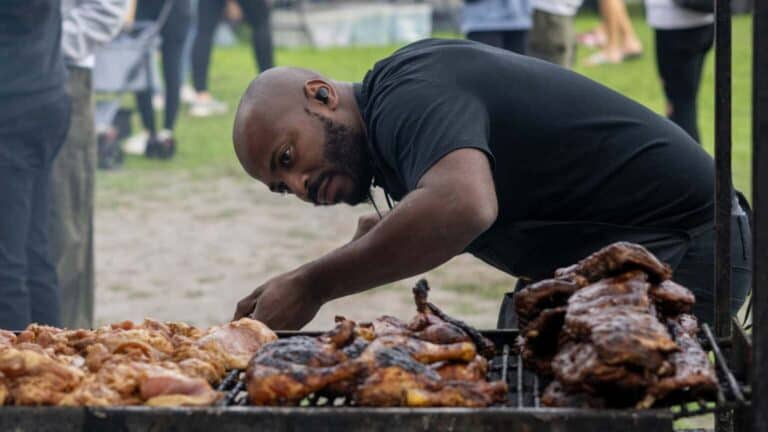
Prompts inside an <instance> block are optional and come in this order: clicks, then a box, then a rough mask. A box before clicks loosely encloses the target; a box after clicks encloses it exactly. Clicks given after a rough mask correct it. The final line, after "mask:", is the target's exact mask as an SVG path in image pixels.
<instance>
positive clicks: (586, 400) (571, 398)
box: [541, 381, 607, 409]
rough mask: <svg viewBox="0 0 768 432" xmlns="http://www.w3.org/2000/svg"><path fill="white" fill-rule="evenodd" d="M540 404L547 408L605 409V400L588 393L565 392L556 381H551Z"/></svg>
mask: <svg viewBox="0 0 768 432" xmlns="http://www.w3.org/2000/svg"><path fill="white" fill-rule="evenodd" d="M541 404H542V405H544V406H548V407H573V408H595V409H599V408H605V407H606V405H607V404H606V402H605V399H603V398H601V397H599V396H594V395H591V394H589V393H576V392H569V391H566V390H565V389H564V388H563V386H562V384H560V382H558V381H552V382H551V383H549V385H548V386H547V388H545V389H544V393H543V394H542V395H541Z"/></svg>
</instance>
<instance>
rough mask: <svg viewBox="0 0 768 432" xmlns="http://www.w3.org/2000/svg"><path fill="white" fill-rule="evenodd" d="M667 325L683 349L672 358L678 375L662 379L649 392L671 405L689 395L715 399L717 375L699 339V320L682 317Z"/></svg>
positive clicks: (670, 358)
mask: <svg viewBox="0 0 768 432" xmlns="http://www.w3.org/2000/svg"><path fill="white" fill-rule="evenodd" d="M667 324H668V325H669V327H670V328H671V329H672V333H673V335H674V337H675V342H677V345H678V346H680V351H679V352H676V353H673V354H672V355H671V356H670V357H669V360H670V362H671V363H672V365H673V366H674V368H675V373H674V374H673V375H671V376H668V377H664V378H662V379H661V380H659V382H658V383H656V384H655V385H654V386H653V387H652V388H651V390H650V392H649V393H650V394H651V395H652V396H653V397H654V398H656V399H664V400H665V402H669V403H672V402H679V401H681V400H685V398H686V395H693V396H696V397H703V398H709V397H712V396H714V395H715V394H716V393H717V376H716V375H715V371H714V369H713V368H712V363H711V362H710V361H709V357H708V356H707V353H706V352H705V351H704V349H702V347H701V345H700V344H699V342H698V341H697V340H696V331H695V326H694V325H695V324H696V318H694V317H693V316H691V315H681V316H679V317H676V318H673V319H669V320H667ZM692 330H693V332H691V331H692Z"/></svg>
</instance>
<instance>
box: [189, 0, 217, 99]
mask: <svg viewBox="0 0 768 432" xmlns="http://www.w3.org/2000/svg"><path fill="white" fill-rule="evenodd" d="M223 10H224V0H199V2H198V4H197V35H195V42H194V44H193V46H192V81H193V83H194V86H195V91H197V92H198V93H203V92H207V91H208V67H209V64H210V60H211V50H212V49H213V34H214V31H215V30H216V25H217V24H218V23H219V21H220V20H221V13H222V11H223Z"/></svg>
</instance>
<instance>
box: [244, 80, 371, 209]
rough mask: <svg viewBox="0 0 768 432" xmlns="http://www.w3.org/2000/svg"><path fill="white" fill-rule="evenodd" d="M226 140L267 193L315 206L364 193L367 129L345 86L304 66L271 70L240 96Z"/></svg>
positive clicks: (367, 164) (354, 199) (367, 177)
mask: <svg viewBox="0 0 768 432" xmlns="http://www.w3.org/2000/svg"><path fill="white" fill-rule="evenodd" d="M232 139H233V141H234V146H235V153H236V154H237V158H238V160H239V161H240V164H241V165H242V166H243V168H244V169H245V171H246V172H247V173H248V174H250V175H251V176H252V177H254V178H256V179H257V180H259V181H261V182H263V183H265V184H267V186H269V188H270V189H271V190H272V191H275V192H288V193H293V194H295V195H297V196H298V197H299V198H302V199H304V200H307V201H311V202H314V203H316V204H334V203H337V202H340V201H344V202H347V203H349V204H356V203H358V202H360V201H362V200H364V199H365V197H366V196H367V193H368V189H369V187H370V180H371V168H370V160H369V157H368V153H367V149H366V141H365V126H364V124H363V122H362V117H361V116H360V112H359V109H358V107H357V102H356V100H355V97H354V91H353V88H352V85H351V84H349V83H339V82H335V81H331V80H329V79H326V78H324V77H323V76H322V75H320V74H318V73H317V72H313V71H310V70H306V69H300V68H287V67H283V68H274V69H269V70H267V71H265V72H264V73H262V74H261V75H259V77H258V78H256V79H254V80H253V81H252V82H251V84H250V85H249V86H248V89H247V90H246V92H245V94H244V95H243V97H242V98H241V99H240V104H239V106H238V108H237V113H236V116H235V124H234V127H233V131H232Z"/></svg>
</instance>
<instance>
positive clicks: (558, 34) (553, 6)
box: [526, 0, 582, 68]
mask: <svg viewBox="0 0 768 432" xmlns="http://www.w3.org/2000/svg"><path fill="white" fill-rule="evenodd" d="M581 3H582V0H533V26H532V27H531V30H530V32H529V33H528V48H527V50H526V54H528V55H529V56H531V57H536V58H540V59H542V60H546V61H548V62H551V63H554V64H558V65H560V66H563V67H567V68H570V67H571V66H573V58H574V48H575V47H576V37H575V34H574V30H573V16H574V15H576V12H577V11H578V10H579V7H581Z"/></svg>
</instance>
